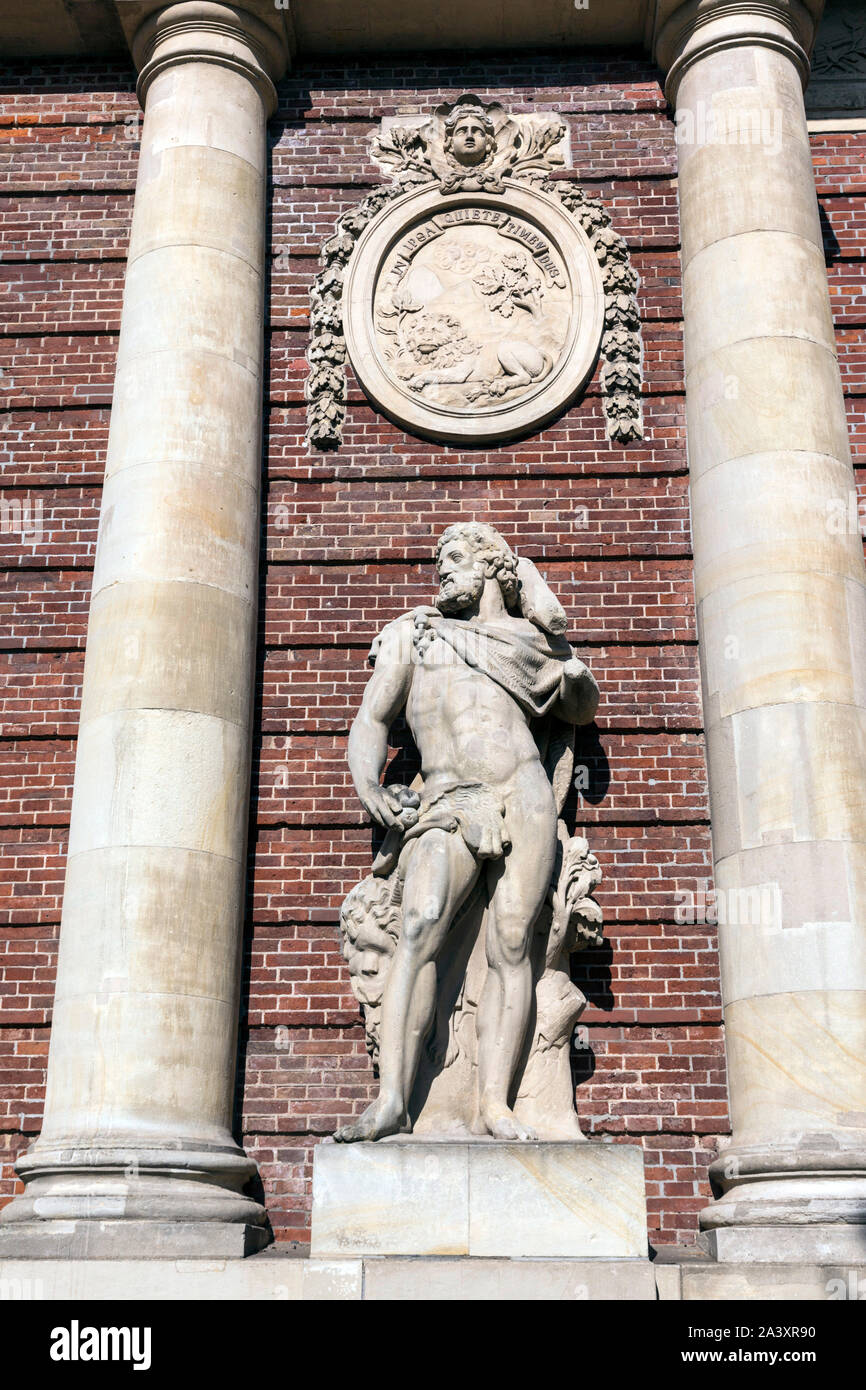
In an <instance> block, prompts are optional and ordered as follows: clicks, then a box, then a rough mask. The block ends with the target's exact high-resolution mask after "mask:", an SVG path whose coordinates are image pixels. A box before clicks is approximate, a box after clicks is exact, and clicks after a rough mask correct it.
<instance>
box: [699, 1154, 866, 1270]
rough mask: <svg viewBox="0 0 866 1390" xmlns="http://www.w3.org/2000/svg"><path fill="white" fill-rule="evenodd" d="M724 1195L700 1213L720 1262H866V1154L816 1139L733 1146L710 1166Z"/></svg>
mask: <svg viewBox="0 0 866 1390" xmlns="http://www.w3.org/2000/svg"><path fill="white" fill-rule="evenodd" d="M710 1178H711V1180H712V1182H713V1185H714V1187H715V1188H716V1190H718V1189H721V1190H722V1195H721V1196H720V1197H719V1198H718V1200H717V1201H715V1202H713V1204H712V1205H711V1206H709V1207H705V1208H704V1210H703V1211H702V1212H701V1216H700V1222H701V1230H702V1232H703V1234H702V1236H701V1244H702V1245H703V1247H704V1249H706V1250H707V1252H708V1253H709V1254H710V1255H711V1256H712V1258H714V1259H717V1260H726V1261H730V1260H737V1261H743V1262H748V1261H762V1262H765V1263H767V1262H785V1261H789V1260H790V1261H795V1262H800V1263H816V1264H835V1263H838V1262H842V1263H844V1262H849V1263H855V1264H856V1263H862V1262H863V1261H864V1259H866V1148H864V1146H863V1144H862V1142H861V1141H860V1140H854V1141H853V1142H848V1143H845V1142H839V1143H832V1142H828V1141H826V1140H824V1141H823V1142H822V1141H821V1140H820V1139H818V1138H817V1137H816V1138H815V1139H812V1140H811V1141H804V1142H803V1143H802V1144H801V1145H797V1146H791V1147H788V1148H785V1147H784V1146H782V1145H780V1146H779V1148H778V1149H776V1150H773V1149H767V1148H759V1147H757V1146H754V1147H746V1146H740V1147H737V1146H732V1147H731V1148H730V1149H727V1150H725V1152H724V1153H722V1154H720V1155H719V1157H718V1158H717V1159H716V1160H715V1162H714V1163H713V1164H712V1166H711V1167H710Z"/></svg>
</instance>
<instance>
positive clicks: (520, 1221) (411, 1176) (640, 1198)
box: [311, 1140, 647, 1259]
mask: <svg viewBox="0 0 866 1390" xmlns="http://www.w3.org/2000/svg"><path fill="white" fill-rule="evenodd" d="M311 1253H312V1254H313V1255H314V1256H315V1257H318V1258H327V1259H333V1258H336V1257H343V1258H348V1257H352V1256H359V1255H476V1256H486V1257H490V1256H502V1257H510V1258H512V1259H514V1258H536V1259H537V1258H543V1257H546V1258H550V1259H557V1258H572V1259H586V1258H593V1257H596V1258H599V1259H612V1258H613V1259H617V1258H619V1259H621V1258H635V1259H638V1258H645V1257H646V1254H647V1236H646V1194H645V1188H644V1173H643V1154H642V1151H641V1150H640V1149H639V1148H638V1147H636V1146H631V1145H625V1144H593V1143H580V1144H572V1143H523V1144H516V1143H515V1144H507V1143H498V1142H495V1141H489V1142H485V1141H479V1142H477V1143H471V1142H467V1143H441V1142H440V1143H428V1144H425V1143H421V1142H415V1141H410V1140H401V1141H386V1142H384V1143H381V1142H380V1143H378V1144H363V1143H361V1144H346V1145H343V1144H322V1145H320V1146H319V1147H318V1148H317V1149H316V1152H315V1158H314V1163H313V1230H312V1252H311Z"/></svg>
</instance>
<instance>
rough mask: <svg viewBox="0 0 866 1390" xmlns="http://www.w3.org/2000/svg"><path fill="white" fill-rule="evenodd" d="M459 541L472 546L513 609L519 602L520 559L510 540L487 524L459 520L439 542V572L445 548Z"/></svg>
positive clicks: (506, 603)
mask: <svg viewBox="0 0 866 1390" xmlns="http://www.w3.org/2000/svg"><path fill="white" fill-rule="evenodd" d="M455 540H461V541H466V542H467V544H468V545H470V546H471V547H472V550H473V553H474V555H475V557H476V558H477V559H478V560H480V561H481V563H482V564H483V565H484V566H485V568H486V570H487V575H488V577H489V578H490V579H495V580H497V582H498V584H499V587H500V589H501V590H502V600H503V602H504V604H505V607H506V608H513V607H514V606H515V604H516V603H517V594H518V590H519V587H520V582H519V580H518V578H517V557H516V556H515V554H514V552H513V551H512V550H511V548H510V546H509V545H508V543H507V541H505V540H503V538H502V536H500V534H499V532H498V531H496V530H494V528H493V527H492V526H488V525H487V523H486V522H484V521H456V522H455V523H454V525H453V526H449V527H448V529H447V530H446V531H443V533H442V535H441V536H440V537H439V540H438V542H437V545H436V568H437V569H438V568H439V557H440V555H441V554H442V551H443V549H444V548H445V546H446V545H448V544H450V542H451V541H455Z"/></svg>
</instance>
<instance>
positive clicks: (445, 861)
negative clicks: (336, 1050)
mask: <svg viewBox="0 0 866 1390" xmlns="http://www.w3.org/2000/svg"><path fill="white" fill-rule="evenodd" d="M478 872H479V870H478V865H477V863H476V861H475V857H474V855H473V854H472V853H471V851H470V850H469V849H467V847H466V844H465V843H464V841H463V838H462V837H461V836H460V835H459V834H456V833H449V832H448V831H445V830H428V831H427V833H426V834H425V835H422V836H421V837H420V839H419V840H418V841H417V842H416V845H415V848H414V850H413V851H412V856H411V858H410V860H409V866H408V868H407V870H406V881H405V883H404V885H403V922H402V926H401V928H400V938H399V940H398V942H397V948H396V950H395V952H394V959H393V961H392V962H391V969H390V971H389V972H388V982H387V984H386V986H385V996H384V999H383V1001H382V1024H381V1029H380V1033H379V1095H378V1097H377V1098H376V1100H375V1101H374V1102H373V1104H372V1105H371V1106H369V1107H368V1108H367V1109H366V1110H365V1111H364V1113H363V1115H361V1116H360V1118H359V1119H358V1120H356V1121H354V1123H352V1124H349V1125H344V1126H343V1128H342V1129H340V1130H338V1131H337V1133H336V1135H335V1136H334V1137H335V1139H337V1140H338V1141H340V1142H342V1143H347V1142H350V1141H352V1140H358V1139H379V1138H381V1137H382V1136H383V1135H386V1134H396V1133H397V1131H398V1130H401V1129H404V1128H405V1127H406V1125H407V1123H408V1117H407V1110H408V1105H409V1097H410V1095H411V1093H412V1087H413V1085H414V1082H415V1075H416V1072H417V1070H418V1061H419V1059H420V1056H421V1048H422V1046H423V1045H424V1040H425V1038H426V1037H427V1035H428V1033H429V1032H430V1028H431V1025H432V1023H433V1015H434V1013H435V1010H436V960H437V957H438V955H439V952H440V951H441V949H442V946H443V943H444V941H445V938H446V936H447V934H448V929H449V927H450V926H451V923H452V921H453V919H454V915H455V913H456V912H457V910H458V908H459V907H460V906H461V904H462V903H463V901H464V899H465V898H466V895H467V893H468V892H469V890H470V889H471V888H472V885H473V884H474V883H475V880H476V879H477V877H478Z"/></svg>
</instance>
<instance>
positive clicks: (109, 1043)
mask: <svg viewBox="0 0 866 1390" xmlns="http://www.w3.org/2000/svg"><path fill="white" fill-rule="evenodd" d="M271 13H272V14H276V13H277V12H275V11H271ZM276 23H277V25H279V24H280V23H281V20H280V19H279V17H278V18H277V21H276ZM134 54H135V58H136V62H137V65H138V66H139V67H140V69H141V75H140V78H139V88H138V90H139V95H140V99H141V101H142V104H143V105H144V106H145V117H144V125H143V133H142V142H141V156H140V164H139V173H138V183H137V188H136V195H135V211H134V217H133V227H132V239H131V244H130V250H129V265H128V271H127V279H126V291H125V297H124V303H123V317H122V324H121V333H120V343H119V350H118V359H117V374H116V379H115V389H114V401H113V406H112V415H111V432H110V438H109V445H108V460H107V466H106V474H105V491H104V496H103V502H102V515H101V520H100V529H99V541H98V547H97V555H96V566H95V575H94V582H93V597H92V604H91V610H90V628H89V634H88V644H87V658H86V667H85V676H84V688H83V695H82V710H81V727H80V735H79V745H78V758H77V762H76V770H75V790H74V797H73V807H72V823H71V829H70V840H69V864H68V870H67V879H66V890H65V898H64V905H63V919H62V927H61V939H60V959H59V967H58V981H57V994H56V1003H55V1012H54V1025H53V1029H52V1035H51V1051H50V1057H49V1069H48V1093H47V1098H46V1106H45V1119H44V1127H43V1130H42V1134H41V1136H40V1138H39V1139H38V1141H37V1142H36V1144H35V1145H34V1146H33V1147H32V1148H31V1149H30V1151H29V1153H28V1154H27V1155H26V1156H25V1157H24V1158H23V1159H22V1160H21V1161H20V1163H19V1165H18V1171H19V1173H20V1176H21V1177H22V1178H23V1179H24V1182H25V1185H26V1186H25V1191H24V1194H23V1195H22V1196H20V1197H18V1198H17V1199H16V1200H15V1201H14V1202H13V1203H12V1204H11V1205H10V1206H9V1207H7V1208H6V1210H5V1212H4V1214H3V1216H4V1226H3V1240H2V1242H0V1249H2V1251H3V1252H4V1253H8V1254H43V1253H44V1254H65V1255H82V1254H88V1255H94V1256H95V1255H118V1254H130V1255H131V1254H175V1253H178V1254H185V1255H208V1256H209V1255H242V1254H244V1253H246V1252H247V1251H249V1250H251V1249H257V1248H258V1247H259V1246H260V1245H261V1244H263V1243H264V1241H265V1239H266V1233H265V1228H264V1225H263V1223H264V1220H265V1217H264V1211H263V1208H262V1207H261V1206H260V1205H259V1204H258V1203H257V1202H255V1201H254V1200H253V1199H252V1198H251V1197H249V1196H247V1195H245V1194H244V1193H243V1191H242V1189H243V1188H244V1186H245V1184H246V1183H247V1182H248V1180H249V1179H250V1177H252V1176H253V1175H254V1173H255V1165H254V1164H253V1163H252V1162H251V1161H250V1160H249V1159H248V1158H247V1157H246V1156H245V1154H244V1153H243V1151H242V1150H241V1149H240V1148H239V1147H238V1146H237V1144H236V1143H235V1142H234V1140H233V1138H232V1134H231V1118H232V1095H233V1087H234V1072H235V1050H236V1033H237V1015H238V1003H239V975H240V951H241V935H242V923H243V906H244V869H245V840H246V825H247V816H248V805H249V772H250V741H251V722H252V701H253V671H254V648H255V633H256V592H257V568H258V533H259V506H260V503H259V477H260V471H261V459H260V448H261V445H260V438H261V410H262V368H263V315H264V297H263V285H264V231H265V194H266V122H267V118H268V115H269V114H270V113H271V112H272V111H273V109H274V104H275V100H276V94H275V91H274V86H273V82H274V80H276V79H277V78H278V77H279V76H280V75H281V73H282V71H283V70H284V67H285V63H286V56H287V55H286V48H285V42H284V41H283V40H282V39H281V34H280V30H279V28H278V27H277V28H276V29H273V30H272V28H271V27H269V26H266V25H265V24H264V23H262V22H260V21H259V20H258V19H256V18H255V17H254V16H253V15H251V14H249V13H247V12H245V11H244V10H242V9H236V8H234V7H230V6H228V5H222V4H211V3H199V2H198V0H196V2H195V3H183V4H176V5H171V6H170V7H168V8H167V9H163V10H161V11H159V12H158V13H156V14H154V15H151V16H150V17H149V18H148V19H147V20H146V21H145V23H144V24H143V26H142V27H141V29H140V30H139V32H138V35H137V37H136V41H135V45H134Z"/></svg>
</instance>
